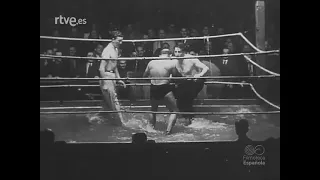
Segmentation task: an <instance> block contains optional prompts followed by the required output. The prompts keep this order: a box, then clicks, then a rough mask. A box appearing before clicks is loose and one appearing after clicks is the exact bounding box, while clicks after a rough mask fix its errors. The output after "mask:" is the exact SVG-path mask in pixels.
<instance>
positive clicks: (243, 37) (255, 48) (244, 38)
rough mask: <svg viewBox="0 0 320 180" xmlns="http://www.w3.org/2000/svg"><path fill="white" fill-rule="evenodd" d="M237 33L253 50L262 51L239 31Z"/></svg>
mask: <svg viewBox="0 0 320 180" xmlns="http://www.w3.org/2000/svg"><path fill="white" fill-rule="evenodd" d="M239 35H240V36H241V37H242V39H243V40H245V41H246V42H247V43H248V44H249V46H251V47H252V48H253V49H254V50H256V51H257V52H264V51H262V50H260V49H258V48H257V47H256V46H255V45H253V44H252V43H251V42H250V41H249V40H248V39H247V38H246V37H245V36H244V35H243V34H242V33H239Z"/></svg>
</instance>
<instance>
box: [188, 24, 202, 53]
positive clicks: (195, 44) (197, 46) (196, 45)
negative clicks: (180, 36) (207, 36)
mask: <svg viewBox="0 0 320 180" xmlns="http://www.w3.org/2000/svg"><path fill="white" fill-rule="evenodd" d="M199 36H200V34H199V33H198V31H197V30H196V29H194V28H191V30H190V37H199ZM202 42H203V41H202V40H201V39H192V40H188V44H189V46H190V49H193V50H194V51H195V52H196V53H199V52H200V50H201V49H202V48H203V43H202Z"/></svg>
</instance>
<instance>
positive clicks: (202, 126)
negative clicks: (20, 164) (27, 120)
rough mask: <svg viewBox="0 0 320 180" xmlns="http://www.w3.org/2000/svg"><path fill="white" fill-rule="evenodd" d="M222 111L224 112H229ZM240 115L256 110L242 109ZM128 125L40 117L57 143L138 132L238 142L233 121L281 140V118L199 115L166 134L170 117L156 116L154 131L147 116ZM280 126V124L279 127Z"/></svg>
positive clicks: (93, 117) (130, 118) (119, 138)
mask: <svg viewBox="0 0 320 180" xmlns="http://www.w3.org/2000/svg"><path fill="white" fill-rule="evenodd" d="M230 111H231V110H230V109H223V110H221V112H230ZM236 111H238V112H250V111H257V110H252V109H247V108H239V109H237V110H236ZM125 118H126V120H127V122H126V123H125V124H124V126H123V127H114V126H112V125H110V124H109V121H108V119H107V118H104V117H103V116H102V115H98V114H89V115H43V116H40V129H44V128H50V129H52V130H53V131H54V132H55V134H56V139H57V140H64V141H78V142H84V141H86V142H130V141H131V136H132V134H134V133H137V132H145V133H146V134H147V136H148V139H153V140H155V141H156V142H168V141H170V142H172V141H176V142H177V141H178V142H181V141H221V140H235V139H237V136H236V134H235V131H234V122H235V121H236V120H239V119H240V118H246V119H247V120H248V121H249V122H250V131H249V133H248V135H249V137H250V138H252V139H253V140H264V139H267V138H269V137H280V123H276V122H278V121H280V115H278V114H277V115H262V114H261V115H260V114H259V115H258V114H256V115H237V116H201V117H200V116H199V117H197V118H195V119H194V121H193V123H192V124H191V125H189V126H184V119H183V118H178V120H177V123H176V125H175V127H174V129H173V134H171V135H168V136H166V135H164V131H165V129H166V126H167V120H168V115H157V124H156V128H155V130H156V131H154V132H148V130H147V129H146V125H147V119H148V114H125ZM276 124H279V125H276Z"/></svg>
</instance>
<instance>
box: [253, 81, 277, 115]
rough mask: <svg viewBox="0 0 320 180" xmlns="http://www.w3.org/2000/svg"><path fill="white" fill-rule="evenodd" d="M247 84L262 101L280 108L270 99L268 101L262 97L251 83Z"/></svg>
mask: <svg viewBox="0 0 320 180" xmlns="http://www.w3.org/2000/svg"><path fill="white" fill-rule="evenodd" d="M249 86H250V87H251V89H252V91H253V92H254V93H255V94H256V95H257V96H258V97H259V98H260V99H261V100H263V101H264V102H266V103H267V104H269V105H270V106H272V107H274V108H276V109H278V110H280V106H277V105H275V104H273V103H271V102H270V101H268V100H267V99H265V98H263V97H262V96H261V95H260V94H259V93H258V92H257V91H256V89H255V88H254V87H253V85H252V84H251V83H249Z"/></svg>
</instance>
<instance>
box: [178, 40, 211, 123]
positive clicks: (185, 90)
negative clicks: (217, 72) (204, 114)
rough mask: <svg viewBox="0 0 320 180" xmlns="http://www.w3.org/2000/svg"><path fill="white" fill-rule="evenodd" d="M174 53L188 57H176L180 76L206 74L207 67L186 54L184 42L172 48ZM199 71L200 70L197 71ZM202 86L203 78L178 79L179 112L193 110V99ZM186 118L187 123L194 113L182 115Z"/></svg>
mask: <svg viewBox="0 0 320 180" xmlns="http://www.w3.org/2000/svg"><path fill="white" fill-rule="evenodd" d="M174 54H175V56H177V57H190V59H178V60H177V61H175V62H176V64H175V66H176V69H177V71H178V73H179V74H180V75H181V76H182V77H195V78H198V77H202V76H203V75H205V74H206V72H207V71H208V70H209V68H208V67H207V66H206V65H205V64H203V63H202V62H200V61H199V59H195V58H192V57H193V56H192V55H190V54H186V48H185V45H184V44H180V45H178V46H176V47H175V48H174ZM199 71H201V72H200V73H199ZM203 86H204V79H185V80H181V81H178V83H177V86H176V90H175V96H176V98H177V105H178V108H179V110H180V112H193V107H192V106H193V100H194V99H195V98H196V97H197V96H198V93H199V92H200V91H201V90H202V88H203ZM182 116H183V117H184V118H186V119H187V121H188V124H187V125H190V124H191V119H192V118H193V117H194V115H182Z"/></svg>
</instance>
